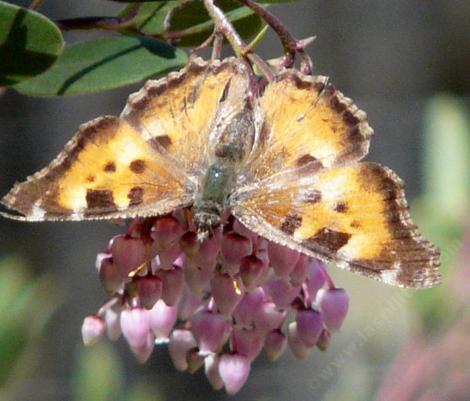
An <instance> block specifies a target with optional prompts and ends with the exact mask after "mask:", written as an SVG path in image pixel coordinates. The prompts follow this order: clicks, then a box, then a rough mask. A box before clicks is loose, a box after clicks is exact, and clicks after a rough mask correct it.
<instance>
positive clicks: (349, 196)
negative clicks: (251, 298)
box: [2, 58, 440, 287]
mask: <svg viewBox="0 0 470 401" xmlns="http://www.w3.org/2000/svg"><path fill="white" fill-rule="evenodd" d="M252 79H253V78H252V74H250V73H249V71H248V67H247V66H246V64H245V63H244V62H243V61H241V60H238V59H234V58H229V59H225V60H222V61H220V60H215V61H211V62H205V61H203V60H201V59H195V60H192V61H191V62H190V63H189V64H188V66H187V67H186V68H185V69H183V70H182V71H180V72H177V73H170V74H169V75H168V76H167V77H165V78H162V79H160V80H158V81H149V82H147V83H146V85H145V86H144V87H143V88H142V89H141V90H140V91H138V92H137V93H135V94H133V95H131V96H130V97H129V100H128V102H127V105H126V107H125V108H124V110H123V112H122V114H121V116H120V117H112V116H110V117H100V118H97V119H95V120H92V121H90V122H89V123H87V124H85V125H83V126H82V127H80V129H79V131H78V132H77V134H76V135H75V136H74V138H72V140H71V141H70V142H69V143H68V144H67V145H66V147H65V149H64V151H63V152H62V153H61V154H60V155H59V156H58V157H57V158H56V159H55V160H54V161H53V162H52V163H51V164H50V165H49V166H48V167H46V168H45V169H44V170H42V171H40V172H38V173H36V174H34V175H33V176H31V177H29V178H28V179H27V180H26V181H25V182H23V183H19V184H16V185H15V186H14V188H13V189H12V190H11V191H10V192H9V193H8V194H7V195H6V196H5V197H4V198H3V199H2V203H3V204H4V205H5V206H6V207H7V208H9V209H10V210H12V211H13V212H16V214H14V213H11V212H8V213H3V215H5V216H7V217H11V218H16V219H19V220H26V221H44V220H86V219H114V218H132V217H148V216H157V215H162V214H167V213H171V212H173V211H174V210H176V209H178V208H182V207H193V208H194V215H195V223H196V227H197V229H198V236H199V238H200V239H202V238H204V237H206V236H207V235H209V234H210V232H211V231H212V230H213V229H214V228H215V227H217V226H218V225H220V224H221V215H222V214H223V212H224V211H225V210H230V212H231V213H232V214H233V215H234V216H235V217H236V218H237V219H238V220H239V221H241V222H242V223H243V224H244V225H245V226H246V227H247V228H249V229H251V230H252V231H254V232H256V233H257V234H259V235H261V236H263V237H265V238H267V239H269V240H271V241H273V242H277V243H280V244H283V245H285V246H288V247H290V248H292V249H295V250H298V251H300V252H303V253H306V254H308V255H310V256H314V257H317V258H319V259H323V260H327V261H334V262H336V263H337V265H338V266H340V267H343V268H346V269H348V270H351V271H354V272H357V273H359V274H362V275H365V276H367V277H371V278H374V279H377V280H380V281H382V282H386V283H388V284H393V285H398V286H402V287H429V286H432V285H434V284H436V283H438V282H439V280H440V274H439V251H438V250H437V249H436V248H435V247H434V246H433V245H432V244H431V243H429V242H428V241H426V240H425V239H424V238H423V237H422V236H421V234H420V233H419V231H418V230H417V228H416V226H415V225H414V224H413V223H412V221H411V218H410V215H409V213H408V210H407V203H406V199H405V197H404V192H403V182H402V181H401V180H400V179H399V178H398V177H397V176H396V175H395V174H394V173H393V171H391V170H390V169H388V168H386V167H384V166H381V165H380V164H376V163H370V162H362V161H360V160H361V159H362V158H363V157H364V156H365V155H366V154H367V152H368V148H369V142H370V138H371V136H372V134H373V131H372V129H371V128H370V127H369V125H368V123H367V117H366V114H365V113H364V112H363V111H361V110H360V109H358V108H357V107H356V106H355V105H354V103H353V102H352V100H351V99H349V98H347V97H345V96H343V95H342V94H341V93H340V92H339V91H337V90H336V89H335V88H334V87H333V86H332V85H331V84H329V83H328V80H327V78H326V77H323V76H308V75H304V74H302V73H300V72H298V71H296V70H285V71H283V72H281V73H279V74H278V75H277V76H276V77H275V79H274V81H273V82H271V83H269V84H268V85H267V86H266V88H264V90H262V91H260V93H259V94H258V92H256V91H255V92H256V93H257V94H256V95H254V93H253V91H252V89H251V88H252V87H253V81H252Z"/></svg>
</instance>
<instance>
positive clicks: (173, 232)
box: [151, 215, 184, 252]
mask: <svg viewBox="0 0 470 401" xmlns="http://www.w3.org/2000/svg"><path fill="white" fill-rule="evenodd" d="M183 232H184V229H183V227H182V226H181V224H180V222H179V221H178V219H176V218H175V217H173V216H170V215H168V216H162V217H159V218H158V219H157V221H156V222H155V224H154V226H153V229H152V234H151V235H152V238H153V239H154V241H155V244H156V246H157V249H158V251H159V252H161V251H163V250H166V249H169V248H171V247H173V246H174V245H175V244H178V246H179V240H180V237H181V236H182V235H183Z"/></svg>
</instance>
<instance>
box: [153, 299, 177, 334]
mask: <svg viewBox="0 0 470 401" xmlns="http://www.w3.org/2000/svg"><path fill="white" fill-rule="evenodd" d="M176 314H177V308H176V306H168V305H166V304H165V302H163V300H161V299H160V300H158V301H157V303H156V304H155V305H154V307H153V308H152V309H151V310H150V311H149V316H150V319H149V324H150V328H151V329H152V331H153V334H155V337H156V338H157V339H159V340H161V339H166V338H168V337H169V336H170V333H171V330H172V329H173V326H174V325H175V323H176Z"/></svg>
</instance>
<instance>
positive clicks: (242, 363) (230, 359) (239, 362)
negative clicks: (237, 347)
mask: <svg viewBox="0 0 470 401" xmlns="http://www.w3.org/2000/svg"><path fill="white" fill-rule="evenodd" d="M250 368H251V364H250V360H249V359H248V358H247V357H246V356H242V355H237V354H231V355H227V354H225V355H222V356H221V357H220V362H219V374H220V377H221V379H222V381H223V382H224V385H225V390H226V391H227V393H228V394H230V395H234V394H236V393H238V392H239V391H240V389H241V388H242V387H243V385H244V384H245V382H246V380H247V379H248V376H249V374H250Z"/></svg>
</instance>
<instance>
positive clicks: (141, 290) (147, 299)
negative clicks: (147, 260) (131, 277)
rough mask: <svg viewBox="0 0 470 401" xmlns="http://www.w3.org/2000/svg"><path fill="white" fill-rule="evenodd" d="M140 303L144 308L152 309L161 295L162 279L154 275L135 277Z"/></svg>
mask: <svg viewBox="0 0 470 401" xmlns="http://www.w3.org/2000/svg"><path fill="white" fill-rule="evenodd" d="M135 282H136V287H137V294H138V296H139V300H140V303H141V304H142V306H143V307H144V308H146V309H152V307H153V305H155V302H157V301H158V300H159V299H160V297H161V296H162V280H161V279H160V278H159V277H155V276H145V277H137V278H136V279H135Z"/></svg>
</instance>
